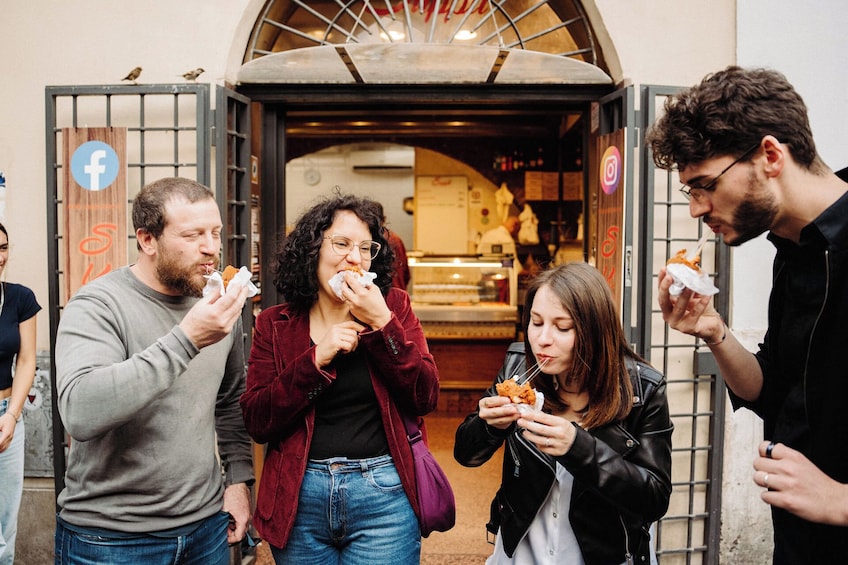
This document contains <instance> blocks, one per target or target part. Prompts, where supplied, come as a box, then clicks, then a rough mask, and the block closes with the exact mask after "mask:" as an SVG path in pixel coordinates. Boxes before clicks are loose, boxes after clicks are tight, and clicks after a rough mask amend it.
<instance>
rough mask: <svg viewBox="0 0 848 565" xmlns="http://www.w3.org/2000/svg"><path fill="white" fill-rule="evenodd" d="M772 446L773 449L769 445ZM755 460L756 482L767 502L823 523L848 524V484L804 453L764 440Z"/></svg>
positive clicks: (804, 517)
mask: <svg viewBox="0 0 848 565" xmlns="http://www.w3.org/2000/svg"><path fill="white" fill-rule="evenodd" d="M769 445H771V448H769ZM759 453H760V456H759V457H757V458H756V459H755V460H754V482H755V483H756V484H757V485H759V486H761V487H764V488H765V489H766V490H765V491H763V494H762V495H760V496H761V498H762V499H763V501H764V502H765V503H766V504H771V505H772V506H776V507H778V508H783V509H784V510H787V511H788V512H791V513H792V514H795V515H796V516H799V517H801V518H803V519H804V520H809V521H810V522H816V523H819V524H830V525H833V526H845V525H848V485H845V484H842V483H839V482H837V481H835V480H833V479H831V478H830V477H828V476H827V475H826V474H824V473H823V472H822V471H821V469H819V468H818V467H816V466H815V465H814V464H813V462H812V461H810V460H809V459H807V458H806V457H805V456H804V455H803V454H802V453H801V452H799V451H796V450H794V449H792V448H791V447H787V446H785V445H783V444H782V443H777V444H772V443H771V442H768V441H764V442H763V443H762V444H760V446H759Z"/></svg>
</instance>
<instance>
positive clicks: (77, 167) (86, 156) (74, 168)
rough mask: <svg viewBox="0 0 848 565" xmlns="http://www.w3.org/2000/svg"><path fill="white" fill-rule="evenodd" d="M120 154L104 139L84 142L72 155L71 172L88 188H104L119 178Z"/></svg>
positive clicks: (78, 182) (80, 183) (95, 189)
mask: <svg viewBox="0 0 848 565" xmlns="http://www.w3.org/2000/svg"><path fill="white" fill-rule="evenodd" d="M118 166H119V163H118V154H117V153H115V150H114V149H112V147H111V146H109V145H107V144H105V143H103V142H102V141H89V142H86V143H83V144H82V145H80V146H79V147H77V150H76V151H74V154H73V155H72V156H71V174H72V175H73V176H74V180H75V181H77V184H78V185H80V186H81V187H83V188H84V189H86V190H92V191H97V190H103V189H104V188H107V187H108V186H109V185H110V184H112V183H113V182H115V179H116V178H118Z"/></svg>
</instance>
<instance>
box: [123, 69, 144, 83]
mask: <svg viewBox="0 0 848 565" xmlns="http://www.w3.org/2000/svg"><path fill="white" fill-rule="evenodd" d="M140 74H141V67H136V68H134V69H133V70H131V71H130V72H129V74H128V75H127V76H125V77H124V78H122V79H121V80H131V81H132V82H133V83H135V81H136V79H137V78H138V75H140Z"/></svg>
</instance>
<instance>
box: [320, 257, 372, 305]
mask: <svg viewBox="0 0 848 565" xmlns="http://www.w3.org/2000/svg"><path fill="white" fill-rule="evenodd" d="M348 271H352V272H353V273H355V274H356V275H357V276H358V277H359V283H360V284H361V285H362V286H364V287H365V288H368V287H369V286H371V285H372V284H373V283H374V279H376V278H377V273H370V272H368V271H363V270H362V267H360V266H359V265H351V266H349V267H346V268H345V270H343V271H339V272H338V273H336V274H335V275H333V278H331V279H330V288H332V289H333V292H334V293H335V294H336V296H338V297H339V299H340V300H341V299H342V288H343V285H344V276H345V273H346V272H348Z"/></svg>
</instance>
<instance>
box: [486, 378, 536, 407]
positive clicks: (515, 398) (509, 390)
mask: <svg viewBox="0 0 848 565" xmlns="http://www.w3.org/2000/svg"><path fill="white" fill-rule="evenodd" d="M495 390H497V391H498V396H506V397H507V398H509V399H510V400H511V401H512V402H514V403H515V404H529V405H530V406H534V405H535V404H536V391H535V390H533V389H532V388H531V387H530V383H524V384H523V385H519V384H518V383H516V382H515V381H514V380H512V379H507V380H505V381H504V382H502V383H498V384H496V385H495Z"/></svg>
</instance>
